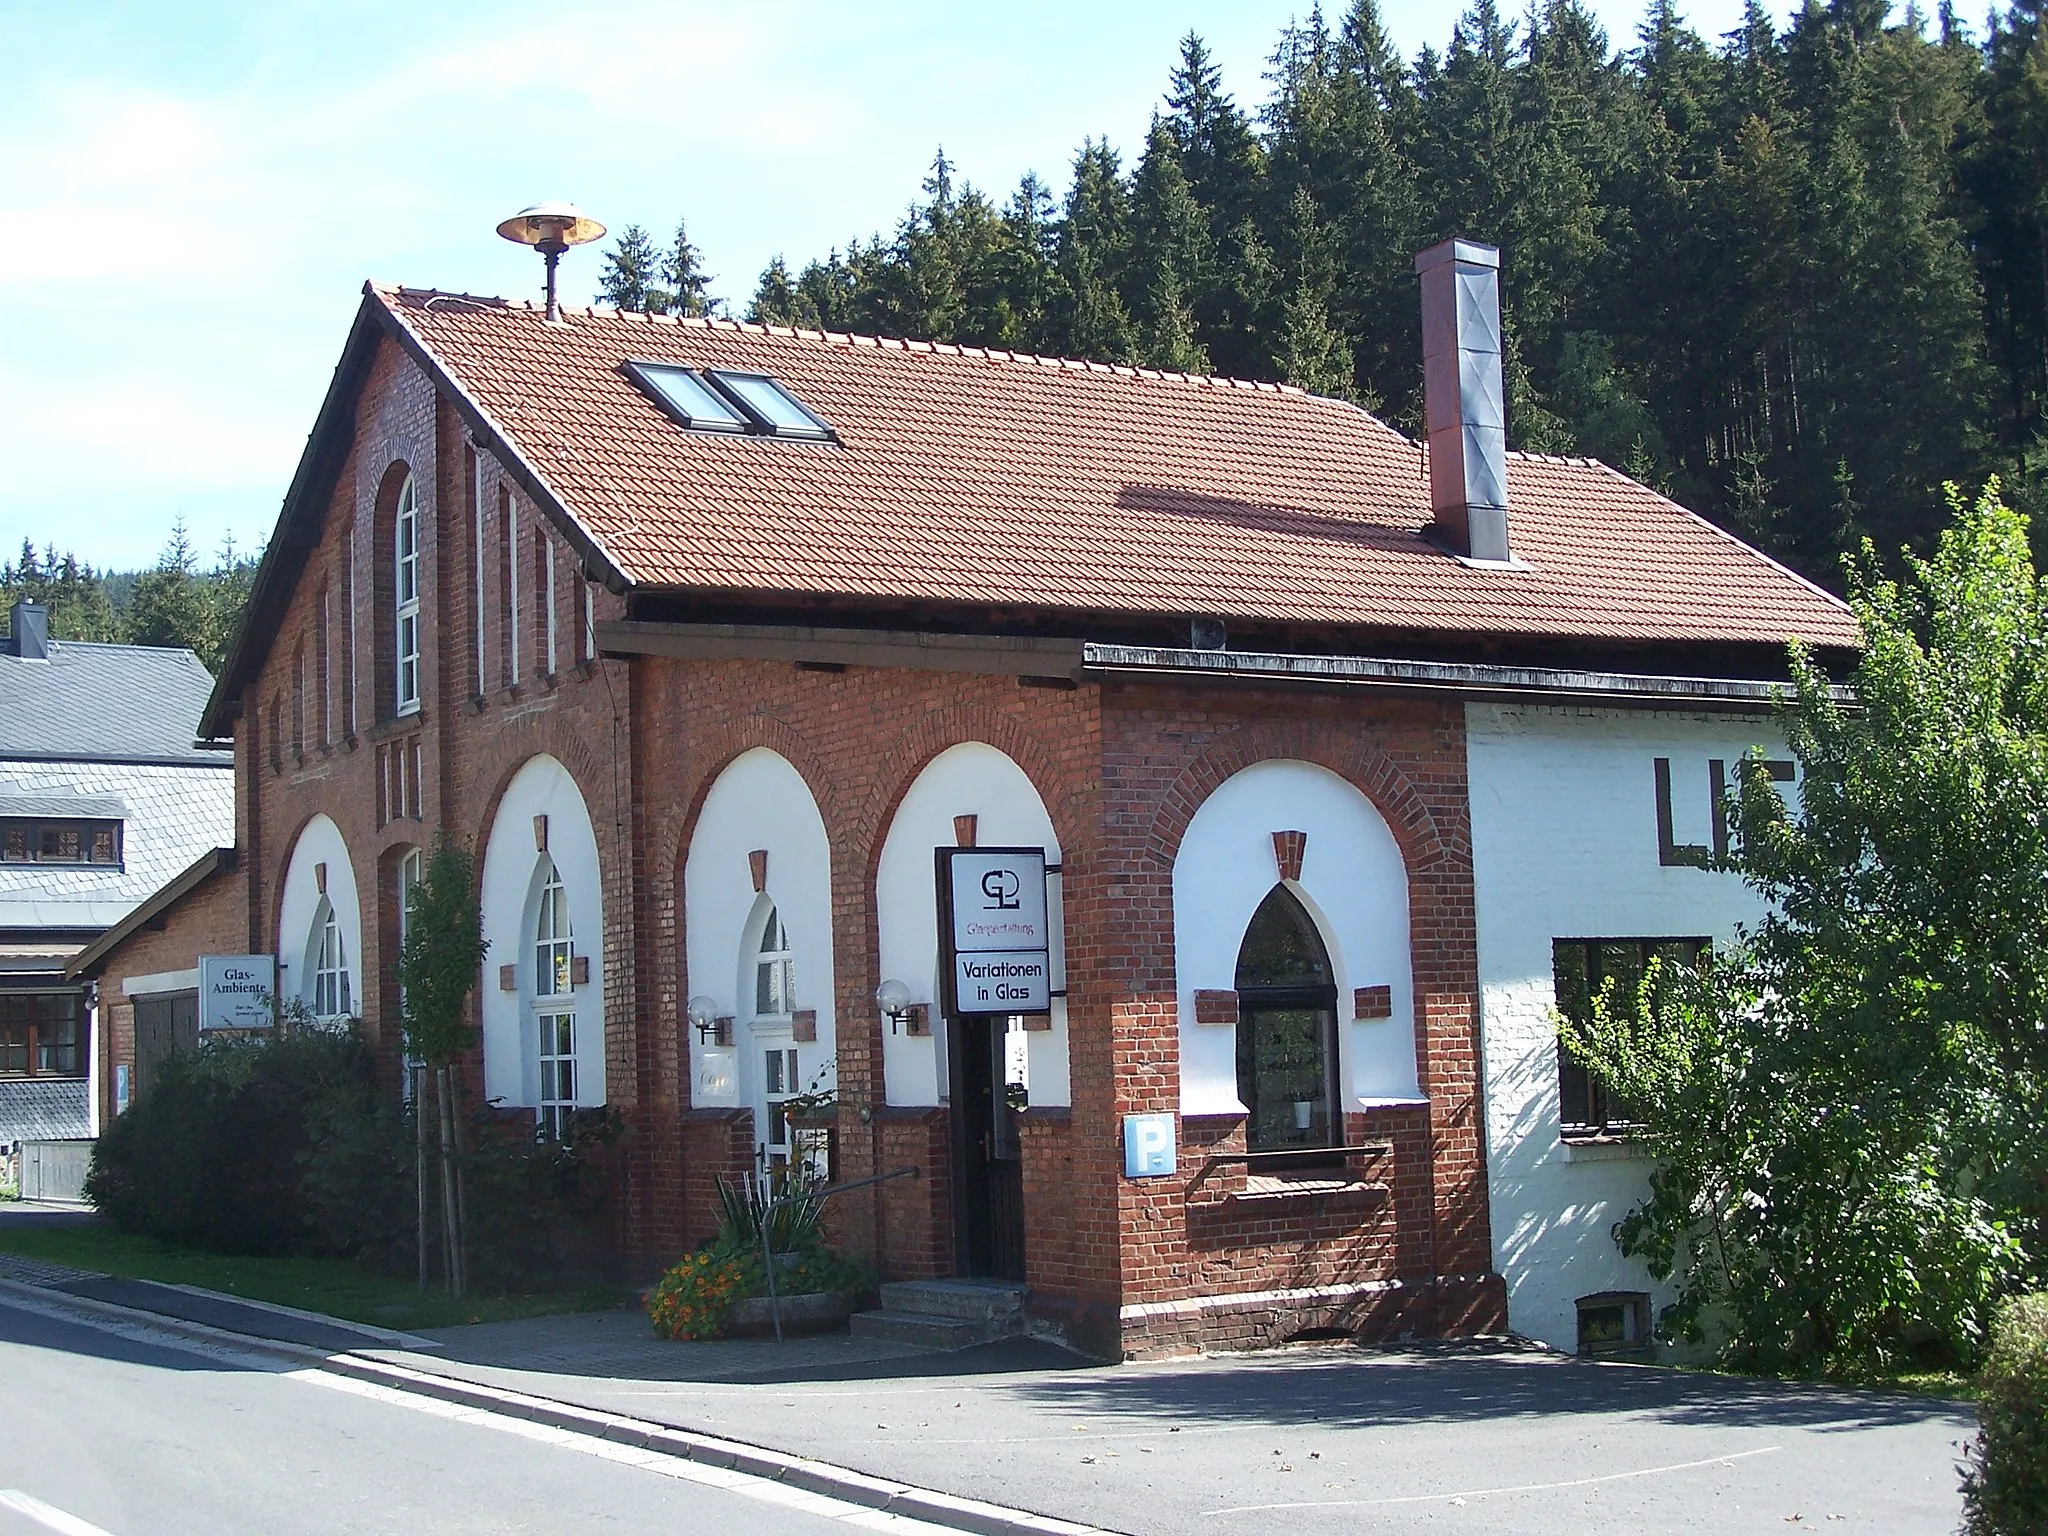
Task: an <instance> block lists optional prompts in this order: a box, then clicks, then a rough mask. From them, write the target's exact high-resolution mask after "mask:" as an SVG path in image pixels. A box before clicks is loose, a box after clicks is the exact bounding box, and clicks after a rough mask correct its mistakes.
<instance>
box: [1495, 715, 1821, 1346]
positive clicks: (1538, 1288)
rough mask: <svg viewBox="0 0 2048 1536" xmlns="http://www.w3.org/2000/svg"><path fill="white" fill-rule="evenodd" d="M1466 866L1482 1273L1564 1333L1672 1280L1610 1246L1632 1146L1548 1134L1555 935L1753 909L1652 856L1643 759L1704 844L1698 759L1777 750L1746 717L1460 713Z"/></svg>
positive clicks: (1520, 1307) (1628, 1184) (1677, 930)
mask: <svg viewBox="0 0 2048 1536" xmlns="http://www.w3.org/2000/svg"><path fill="white" fill-rule="evenodd" d="M1466 726H1467V731H1468V733H1469V734H1468V742H1467V765H1468V771H1469V773H1470V782H1471V795H1472V863H1473V884H1474V887H1475V893H1476V906H1477V913H1476V915H1477V920H1478V938H1479V981H1480V991H1481V999H1482V1001H1481V1008H1482V1018H1483V1051H1484V1058H1483V1059H1484V1071H1485V1079H1484V1081H1485V1084H1486V1101H1487V1125H1486V1131H1487V1137H1486V1145H1487V1181H1488V1190H1487V1194H1488V1202H1489V1204H1490V1206H1491V1209H1492V1218H1493V1255H1494V1267H1495V1269H1496V1270H1497V1271H1498V1272H1499V1273H1500V1274H1501V1275H1502V1276H1503V1277H1504V1278H1505V1279H1506V1281H1507V1288H1508V1317H1509V1322H1510V1324H1511V1326H1513V1327H1514V1329H1515V1330H1516V1331H1517V1332H1520V1333H1524V1334H1527V1335H1529V1336H1531V1337H1533V1338H1537V1339H1541V1340H1543V1341H1544V1342H1546V1343H1549V1344H1553V1345H1556V1346H1557V1347H1559V1348H1562V1349H1571V1348H1573V1347H1575V1345H1576V1342H1577V1311H1576V1306H1575V1302H1576V1300H1577V1298H1579V1297H1581V1296H1587V1295H1591V1294H1594V1293H1597V1292H1601V1291H1648V1292H1650V1293H1651V1305H1652V1314H1653V1316H1654V1313H1655V1310H1656V1309H1657V1308H1660V1307H1662V1306H1663V1305H1665V1304H1666V1303H1667V1302H1669V1301H1670V1299H1671V1296H1670V1292H1669V1290H1668V1288H1663V1289H1660V1288H1658V1287H1656V1286H1654V1285H1653V1284H1652V1283H1651V1281H1650V1278H1649V1275H1648V1273H1647V1272H1646V1271H1645V1270H1644V1269H1643V1267H1642V1266H1641V1265H1640V1264H1639V1263H1637V1262H1636V1261H1634V1260H1630V1259H1627V1258H1624V1257H1623V1255H1622V1253H1621V1250H1620V1249H1619V1248H1618V1247H1617V1246H1616V1245H1615V1242H1614V1239H1613V1236H1612V1228H1613V1226H1614V1224H1615V1223H1616V1222H1617V1221H1619V1220H1620V1219H1621V1218H1622V1217H1623V1216H1625V1215H1626V1214H1627V1213H1628V1212H1629V1210H1630V1209H1631V1208H1632V1207H1633V1206H1634V1205H1635V1204H1636V1203H1637V1202H1638V1201H1639V1200H1640V1199H1642V1198H1643V1196H1644V1195H1645V1194H1646V1193H1647V1192H1648V1169H1649V1166H1650V1165H1649V1163H1648V1162H1647V1161H1646V1160H1645V1158H1644V1156H1643V1153H1642V1148H1641V1147H1640V1146H1639V1145H1630V1144H1628V1143H1609V1144H1601V1145H1592V1146H1588V1145H1575V1146H1567V1145H1565V1144H1564V1143H1562V1142H1561V1141H1560V1140H1559V1136H1558V1125H1559V1120H1558V1087H1557V1029H1556V1022H1555V1018H1554V1015H1553V1009H1554V1007H1555V1005H1556V995H1555V987H1554V984H1553V981H1552V971H1551V941H1552V940H1553V939H1623V938H1660V937H1668V938H1690V937H1698V938H1708V939H1712V940H1714V941H1715V942H1716V943H1724V942H1726V941H1728V940H1730V939H1732V938H1733V937H1734V935H1735V930H1736V926H1737V925H1738V924H1744V923H1753V922H1754V921H1755V920H1756V919H1757V918H1758V917H1759V916H1761V915H1762V912H1763V905H1762V903H1761V902H1760V901H1759V900H1758V898H1757V897H1756V895H1755V893H1754V892H1753V891H1752V890H1751V889H1750V887H1749V886H1748V885H1747V884H1745V883H1744V881H1743V880H1742V878H1741V876H1739V875H1735V874H1726V873H1720V872H1715V871H1708V870H1702V869H1697V868H1690V867H1674V866H1668V865H1664V864H1661V863H1660V862H1659V858H1658V836H1657V799H1656V779H1655V773H1656V769H1655V761H1656V759H1657V758H1660V757H1662V758H1667V759H1669V761H1670V765H1671V786H1672V787H1671V810H1672V840H1673V841H1674V842H1675V843H1678V844H1695V845H1706V846H1711V844H1712V840H1713V824H1712V814H1713V800H1712V795H1711V793H1710V788H1709V782H1710V781H1709V777H1708V774H1709V769H1708V763H1709V761H1710V760H1711V759H1714V758H1719V759H1721V760H1722V761H1723V762H1724V764H1726V773H1727V775H1728V777H1729V778H1730V779H1731V780H1732V778H1733V776H1734V774H1735V771H1736V764H1737V762H1739V761H1740V760H1741V759H1742V758H1743V757H1744V756H1745V755H1746V753H1747V752H1748V750H1749V748H1750V747H1751V746H1752V745H1757V746H1763V747H1765V748H1767V749H1768V750H1769V752H1770V754H1771V755H1772V756H1783V741H1782V739H1781V738H1780V737H1779V735H1778V733H1777V732H1776V730H1775V729H1774V728H1773V727H1772V725H1771V724H1770V722H1769V720H1768V719H1766V718H1762V717H1757V716H1737V715H1690V714H1676V713H1665V712H1658V711H1651V710H1601V709H1581V708H1571V707H1550V706H1536V705H1508V704H1473V705H1469V706H1468V707H1467V710H1466Z"/></svg>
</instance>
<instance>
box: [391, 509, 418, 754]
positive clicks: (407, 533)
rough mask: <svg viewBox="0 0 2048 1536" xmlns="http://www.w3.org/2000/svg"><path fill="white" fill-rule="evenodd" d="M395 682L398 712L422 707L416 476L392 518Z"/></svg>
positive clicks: (407, 711) (408, 711)
mask: <svg viewBox="0 0 2048 1536" xmlns="http://www.w3.org/2000/svg"><path fill="white" fill-rule="evenodd" d="M391 538H392V551H391V556H392V588H391V595H392V599H393V602H394V605H395V612H394V614H393V627H392V639H393V645H392V662H393V665H394V668H395V676H394V677H393V679H392V682H393V685H394V690H395V691H394V693H393V695H392V697H393V698H394V699H395V700H396V712H397V713H399V714H401V715H407V714H412V713H414V712H416V711H417V710H418V709H419V707H420V503H419V492H418V490H417V488H416V487H415V485H414V481H413V477H412V476H411V475H407V476H406V477H405V484H403V485H401V486H400V487H399V488H398V515H397V516H396V517H394V518H393V519H392V523H391Z"/></svg>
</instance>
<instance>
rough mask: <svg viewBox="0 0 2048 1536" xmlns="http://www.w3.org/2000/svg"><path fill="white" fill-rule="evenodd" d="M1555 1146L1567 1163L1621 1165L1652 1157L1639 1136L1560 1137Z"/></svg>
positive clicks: (1647, 1146) (1646, 1144)
mask: <svg viewBox="0 0 2048 1536" xmlns="http://www.w3.org/2000/svg"><path fill="white" fill-rule="evenodd" d="M1557 1144H1558V1147H1559V1149H1560V1150H1561V1152H1562V1155H1563V1157H1564V1160H1565V1161H1566V1162H1568V1163H1623V1162H1629V1161H1631V1160H1634V1159H1636V1158H1647V1157H1650V1156H1652V1155H1653V1154H1652V1153H1651V1151H1650V1147H1649V1144H1648V1143H1647V1142H1646V1141H1644V1139H1643V1138H1642V1137H1640V1136H1561V1137H1559V1138H1558V1143H1557Z"/></svg>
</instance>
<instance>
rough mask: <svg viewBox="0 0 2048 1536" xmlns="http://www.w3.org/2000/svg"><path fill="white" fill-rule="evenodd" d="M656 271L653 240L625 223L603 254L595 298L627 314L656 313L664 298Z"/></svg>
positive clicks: (658, 271)
mask: <svg viewBox="0 0 2048 1536" xmlns="http://www.w3.org/2000/svg"><path fill="white" fill-rule="evenodd" d="M660 268H661V258H660V256H659V254H658V253H657V252H656V251H655V249H654V240H653V238H652V237H651V236H649V235H648V233H647V231H646V230H644V229H642V228H641V227H640V226H639V225H638V224H628V225H627V226H626V227H625V228H624V229H623V230H621V231H620V233H619V238H618V241H617V243H616V244H615V245H613V247H612V248H611V249H610V250H609V251H606V252H605V253H604V271H603V275H602V276H600V277H599V279H598V287H597V294H598V298H599V299H600V300H602V301H603V302H604V303H606V304H609V305H610V306H611V307H612V308H614V309H622V310H625V311H627V312H629V313H631V314H636V315H638V314H650V315H651V314H659V313H660V312H661V310H662V309H663V308H665V307H666V300H667V297H668V296H667V294H666V293H663V292H662V291H661V290H660V287H659V284H660V282H661V276H660Z"/></svg>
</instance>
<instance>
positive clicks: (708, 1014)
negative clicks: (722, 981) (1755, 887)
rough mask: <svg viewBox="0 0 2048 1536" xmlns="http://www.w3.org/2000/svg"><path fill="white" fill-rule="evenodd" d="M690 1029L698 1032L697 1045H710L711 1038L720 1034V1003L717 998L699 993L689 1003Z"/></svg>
mask: <svg viewBox="0 0 2048 1536" xmlns="http://www.w3.org/2000/svg"><path fill="white" fill-rule="evenodd" d="M689 1019H690V1027H691V1028H692V1029H694V1030H696V1031H697V1043H698V1044H699V1045H709V1044H710V1043H711V1037H712V1036H713V1035H715V1034H717V1033H718V1002H717V1000H716V999H715V998H709V997H706V996H705V995H704V994H703V993H701V992H700V993H698V994H697V995H696V996H695V997H693V998H691V999H690V1003H689Z"/></svg>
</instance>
